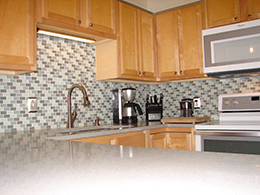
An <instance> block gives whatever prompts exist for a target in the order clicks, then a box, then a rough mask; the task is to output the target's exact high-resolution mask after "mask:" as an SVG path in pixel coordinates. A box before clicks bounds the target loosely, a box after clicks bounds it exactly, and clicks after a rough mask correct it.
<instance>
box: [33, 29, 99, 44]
mask: <svg viewBox="0 0 260 195" xmlns="http://www.w3.org/2000/svg"><path fill="white" fill-rule="evenodd" d="M37 33H39V34H44V35H49V36H54V37H60V38H64V39H70V40H74V41H80V42H84V43H95V42H96V41H95V40H93V39H88V38H82V37H76V36H71V35H65V34H61V33H55V32H50V31H46V30H38V31H37Z"/></svg>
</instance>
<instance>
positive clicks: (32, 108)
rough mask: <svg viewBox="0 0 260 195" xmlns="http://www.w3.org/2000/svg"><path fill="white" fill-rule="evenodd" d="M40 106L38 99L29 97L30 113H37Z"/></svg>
mask: <svg viewBox="0 0 260 195" xmlns="http://www.w3.org/2000/svg"><path fill="white" fill-rule="evenodd" d="M37 111H38V105H37V98H36V97H28V112H29V113H31V112H37Z"/></svg>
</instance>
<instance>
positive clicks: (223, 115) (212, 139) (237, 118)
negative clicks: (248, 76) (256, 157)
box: [195, 93, 260, 154]
mask: <svg viewBox="0 0 260 195" xmlns="http://www.w3.org/2000/svg"><path fill="white" fill-rule="evenodd" d="M218 110H219V121H211V122H208V123H202V124H197V125H195V129H196V131H195V136H196V150H197V151H214V152H235V153H247V154H248V153H249V154H260V93H241V94H223V95H219V105H218Z"/></svg>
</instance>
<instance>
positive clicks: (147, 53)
mask: <svg viewBox="0 0 260 195" xmlns="http://www.w3.org/2000/svg"><path fill="white" fill-rule="evenodd" d="M138 24H139V48H140V49H139V54H140V57H139V60H140V61H139V64H140V72H139V73H140V74H141V76H142V77H151V78H155V46H154V43H155V41H154V40H155V34H154V16H153V15H152V14H150V13H148V12H145V11H141V10H139V17H138Z"/></svg>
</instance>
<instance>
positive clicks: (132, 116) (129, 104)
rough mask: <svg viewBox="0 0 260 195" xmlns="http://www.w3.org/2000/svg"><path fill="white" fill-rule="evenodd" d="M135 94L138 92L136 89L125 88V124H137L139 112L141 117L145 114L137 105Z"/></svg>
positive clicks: (123, 94) (123, 120)
mask: <svg viewBox="0 0 260 195" xmlns="http://www.w3.org/2000/svg"><path fill="white" fill-rule="evenodd" d="M135 93H136V90H135V89H134V88H124V89H122V96H123V99H124V106H123V118H122V123H123V124H135V123H137V112H136V110H137V111H138V114H139V115H142V114H143V111H142V109H141V107H140V105H139V104H137V103H135V102H134V100H135Z"/></svg>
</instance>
